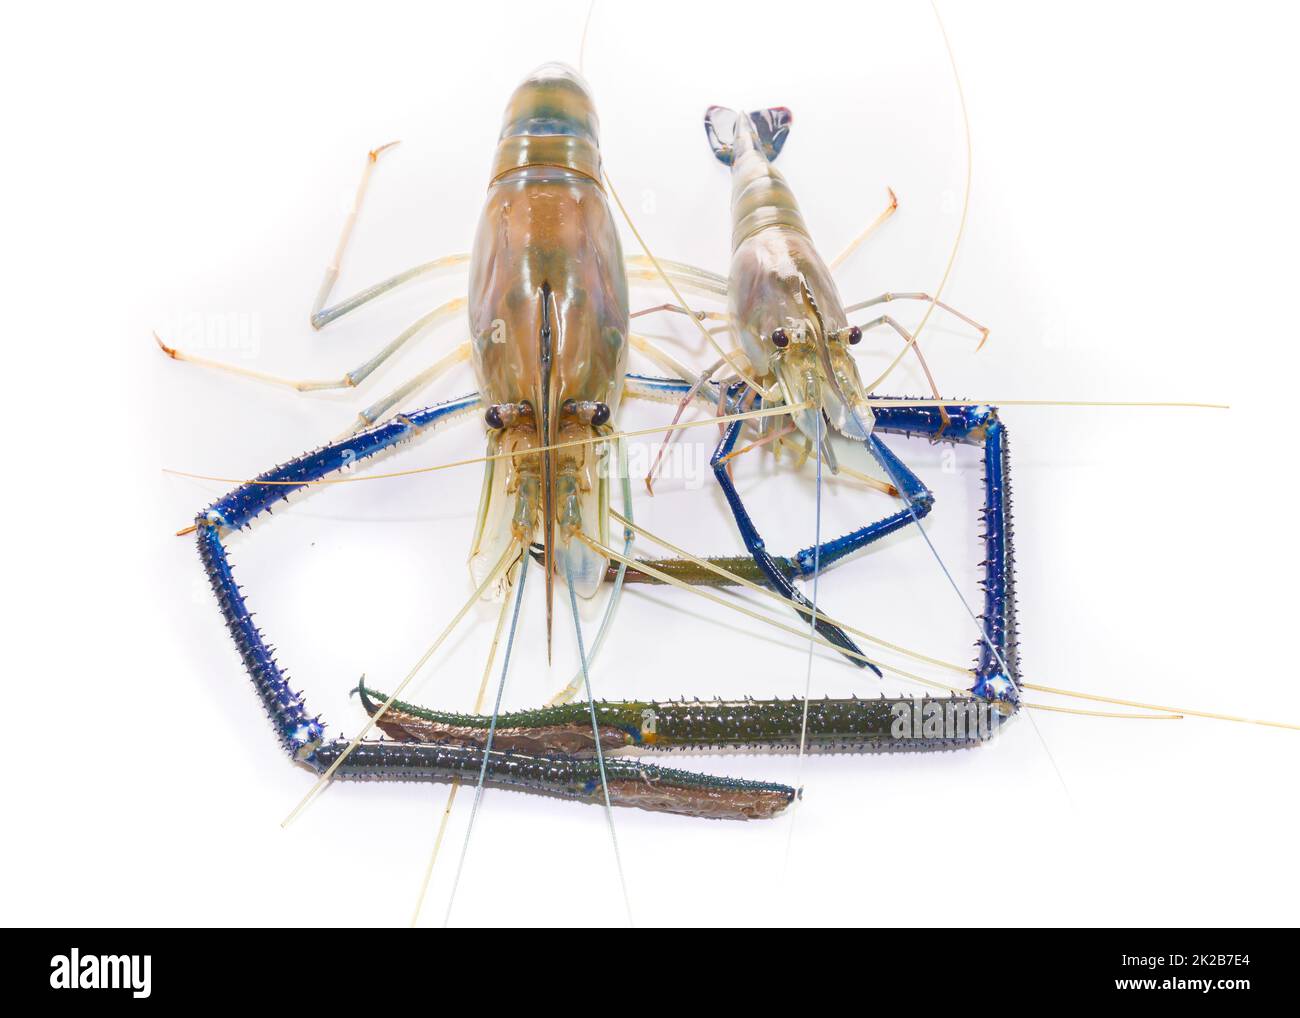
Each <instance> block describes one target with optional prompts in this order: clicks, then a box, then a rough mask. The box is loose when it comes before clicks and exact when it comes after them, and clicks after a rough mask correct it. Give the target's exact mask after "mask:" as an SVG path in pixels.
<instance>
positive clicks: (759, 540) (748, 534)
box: [709, 387, 881, 675]
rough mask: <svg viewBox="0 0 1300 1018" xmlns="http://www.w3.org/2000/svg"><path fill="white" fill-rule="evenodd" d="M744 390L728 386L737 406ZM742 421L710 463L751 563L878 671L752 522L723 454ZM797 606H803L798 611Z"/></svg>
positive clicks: (830, 636) (852, 655)
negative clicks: (801, 586)
mask: <svg viewBox="0 0 1300 1018" xmlns="http://www.w3.org/2000/svg"><path fill="white" fill-rule="evenodd" d="M745 391H746V390H745V389H744V388H743V387H738V388H733V389H732V390H731V392H730V393H729V395H734V394H737V393H738V394H739V395H737V396H736V398H735V400H734V401H733V402H734V407H733V408H735V409H738V408H739V406H740V404H741V402H743V399H744V393H745ZM743 425H744V421H732V422H731V423H730V424H729V425H727V430H726V431H725V432H723V435H722V441H721V442H719V443H718V447H717V449H715V450H714V453H713V459H712V460H711V461H710V463H709V465H710V466H711V467H712V468H713V476H714V477H716V478H717V480H718V484H720V485H721V486H722V493H723V494H724V495H725V496H726V498H727V505H728V506H730V507H731V515H732V516H734V517H735V519H736V526H737V527H738V528H739V529H740V536H741V539H742V540H743V541H744V542H745V547H746V548H747V549H748V550H749V554H750V557H751V558H752V559H753V560H754V564H755V565H757V566H758V568H759V569H760V570H762V573H763V575H764V576H766V577H767V580H768V582H769V583H770V584H771V585H772V587H773V588H774V589H775V590H776V591H777V592H778V593H780V594H781V595H782V596H783V597H785V598H786V599H787V600H789V601H790V602H791V603H792V604H794V605H796V606H797V607H796V609H795V610H796V612H797V613H798V615H799V617H800V618H804V619H806V618H808V617H809V613H812V618H813V621H814V625H815V626H816V629H817V632H818V633H820V634H821V635H822V637H823V638H825V639H826V640H827V641H829V642H830V643H832V644H833V645H834V646H836V647H838V648H840V650H842V651H848V653H847V654H845V657H846V658H847V659H848V660H850V661H852V662H853V663H854V664H855V665H857V666H858V667H859V668H870V669H871V670H872V671H873V672H875V673H876V674H877V675H880V674H881V673H880V669H879V668H877V667H876V666H875V665H873V664H872V663H871V662H870V661H868V660H866V658H865V656H864V655H863V653H862V651H861V650H860V649H859V648H858V645H857V644H856V643H854V642H853V641H852V640H851V639H849V637H848V635H847V634H846V633H845V632H844V631H843V630H842V629H840V627H839V626H837V625H835V624H834V623H832V622H829V621H828V620H827V619H825V618H824V617H822V616H821V615H820V614H817V613H816V612H815V610H814V607H813V604H812V602H811V601H809V600H808V599H807V598H806V597H804V595H803V592H802V591H800V590H799V588H798V587H796V586H795V585H794V583H793V579H794V577H793V576H791V575H790V574H789V572H787V570H786V569H784V568H782V566H781V565H780V564H779V563H778V562H777V561H776V560H775V559H774V558H772V555H771V554H770V553H769V552H768V550H767V547H766V545H765V544H764V542H763V537H762V535H761V534H759V532H758V528H757V527H756V526H754V521H753V519H752V518H751V517H750V515H749V510H748V509H746V508H745V502H744V500H743V499H742V498H741V497H740V492H739V491H737V490H736V485H735V483H734V482H733V481H732V480H731V476H730V475H729V474H728V473H727V464H726V462H725V461H726V457H727V456H729V455H730V454H731V451H732V449H734V448H735V446H736V439H737V438H739V437H740V431H741V428H742V427H743ZM810 571H811V570H810ZM800 608H802V609H803V610H802V611H800V610H799V609H800Z"/></svg>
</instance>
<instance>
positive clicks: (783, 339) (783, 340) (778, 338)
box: [772, 329, 790, 349]
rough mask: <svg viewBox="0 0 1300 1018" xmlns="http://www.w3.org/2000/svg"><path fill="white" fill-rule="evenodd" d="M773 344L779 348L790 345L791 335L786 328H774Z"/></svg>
mask: <svg viewBox="0 0 1300 1018" xmlns="http://www.w3.org/2000/svg"><path fill="white" fill-rule="evenodd" d="M772 345H773V346H774V347H776V348H778V349H782V348H784V347H787V346H789V345H790V336H789V334H788V333H787V332H786V331H785V329H773V330H772Z"/></svg>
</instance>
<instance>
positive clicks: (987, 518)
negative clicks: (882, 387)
mask: <svg viewBox="0 0 1300 1018" xmlns="http://www.w3.org/2000/svg"><path fill="white" fill-rule="evenodd" d="M945 409H946V410H947V412H948V417H949V422H948V425H947V427H946V428H945V426H944V423H943V420H942V418H941V417H940V415H939V408H938V407H928V406H926V407H921V406H898V407H889V406H886V407H878V408H877V409H876V411H875V413H876V428H875V430H876V431H883V432H886V433H889V434H896V435H905V436H909V437H910V436H912V435H925V436H927V437H938V436H942V440H943V441H946V442H961V443H962V444H964V445H979V446H982V447H983V460H984V478H983V485H984V507H983V508H982V509H981V510H980V519H981V522H982V524H983V528H984V529H983V532H982V533H981V534H980V540H981V541H983V542H984V561H983V562H982V563H980V564H981V565H982V566H983V568H984V579H983V580H982V581H981V584H980V585H981V587H982V588H983V591H984V609H983V612H982V613H981V614H980V615H979V624H980V626H981V627H982V629H983V638H982V639H981V640H980V641H979V643H978V646H979V658H978V660H977V661H976V663H975V684H974V685H973V686H972V687H971V692H972V693H974V694H975V695H976V696H980V697H984V698H985V699H989V700H999V701H1002V702H1004V703H1008V704H1010V705H1012V706H1013V707H1014V706H1015V704H1016V703H1017V702H1018V700H1019V693H1020V653H1019V644H1018V637H1019V631H1018V629H1017V626H1016V593H1015V545H1014V541H1013V536H1014V535H1013V527H1012V520H1011V509H1012V503H1011V458H1010V453H1009V450H1008V444H1007V429H1006V426H1005V425H1004V424H1003V423H1002V421H1001V420H1000V419H999V418H998V413H997V408H996V407H990V406H950V407H945Z"/></svg>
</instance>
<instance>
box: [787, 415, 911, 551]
mask: <svg viewBox="0 0 1300 1018" xmlns="http://www.w3.org/2000/svg"><path fill="white" fill-rule="evenodd" d="M867 447H868V448H869V449H870V450H871V453H872V455H874V456H875V457H876V460H877V461H878V462H879V463H880V465H881V466H882V467H884V469H885V472H886V474H887V475H888V476H889V477H890V478H895V479H897V481H898V482H900V483H899V485H898V487H899V489H900V490H901V491H902V492H903V494H904V495H905V496H906V499H907V502H908V505H909V508H904V509H900V510H899V511H898V512H896V513H894V514H893V515H892V516H886V517H885V518H884V519H882V520H877V521H876V522H875V523H869V524H867V525H866V526H865V527H859V528H858V529H857V530H854V531H852V532H850V533H847V534H845V535H844V536H843V537H836V538H834V539H832V540H829V541H826V542H825V543H823V544H822V546H821V551H820V554H819V552H818V550H817V548H815V547H811V548H804V549H803V550H801V551H798V552H795V554H794V562H795V565H797V566H798V567H799V575H800V576H804V577H809V576H812V574H813V570H814V569H815V568H816V563H818V562H820V564H821V567H822V568H823V569H825V568H826V567H827V566H829V565H833V564H834V563H836V562H838V561H839V560H840V559H842V558H846V557H848V556H849V555H852V554H853V553H854V552H856V551H858V550H860V549H862V548H865V547H866V546H867V545H869V544H871V542H872V541H879V540H880V539H881V538H882V537H885V536H886V535H888V534H892V533H893V532H894V531H896V530H902V529H903V528H904V527H906V526H908V525H909V524H911V523H913V522H914V521H915V520H917V519H921V518H923V517H924V516H926V515H927V514H928V513H929V512H930V509H931V508H932V507H933V506H934V495H932V494H931V493H930V489H929V488H927V487H926V486H925V485H924V484H922V483H921V479H920V478H919V477H917V476H916V474H914V473H912V470H911V468H909V467H908V466H907V465H906V464H905V463H904V462H903V461H902V460H900V459H899V458H898V457H897V456H895V455H894V454H893V453H892V452H891V451H890V449H889V446H887V445H885V443H884V442H882V441H881V440H880V439H879V438H877V437H876V435H874V434H872V435H871V436H870V437H869V438H868V439H867Z"/></svg>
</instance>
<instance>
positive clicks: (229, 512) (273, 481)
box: [198, 393, 479, 528]
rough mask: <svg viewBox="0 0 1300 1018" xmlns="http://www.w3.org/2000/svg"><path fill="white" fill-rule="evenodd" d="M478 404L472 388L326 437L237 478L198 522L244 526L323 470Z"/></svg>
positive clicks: (355, 459) (378, 449)
mask: <svg viewBox="0 0 1300 1018" xmlns="http://www.w3.org/2000/svg"><path fill="white" fill-rule="evenodd" d="M478 404H479V395H478V393H471V394H470V395H468V396H461V397H460V398H459V399H452V400H448V401H447V402H445V403H438V404H436V405H434V406H431V407H427V408H425V409H424V410H417V411H416V412H415V413H411V414H401V415H399V416H397V417H394V418H393V419H392V420H391V421H389V422H387V423H386V424H381V425H379V426H378V427H375V428H370V429H369V430H367V431H363V432H361V433H360V434H359V435H353V436H352V437H350V438H345V439H343V440H341V441H338V442H331V443H330V444H329V445H325V446H322V447H321V448H319V449H316V450H315V451H313V452H309V453H305V454H304V455H302V456H298V457H296V458H295V459H292V460H290V461H289V462H288V463H282V464H280V465H279V466H277V467H275V468H274V469H272V470H268V471H266V473H263V474H259V475H258V476H257V477H256V478H255V479H254V480H252V481H249V482H248V483H247V484H241V485H240V486H239V487H238V488H236V489H235V490H234V491H232V492H231V493H230V494H229V495H227V496H226V497H225V498H222V499H220V500H218V501H216V502H214V503H213V504H212V505H211V506H209V507H208V509H207V510H206V511H205V512H204V513H202V514H200V516H199V518H198V522H200V523H211V524H215V525H217V526H221V527H230V528H238V527H243V526H245V525H247V524H248V522H249V521H250V520H252V519H253V518H254V517H255V516H257V515H258V514H259V513H262V512H266V511H269V510H270V508H271V506H273V505H274V504H275V503H276V502H280V501H282V500H284V499H286V498H288V497H289V495H291V494H292V493H293V492H295V491H299V490H301V489H302V488H305V487H306V486H307V485H309V484H311V483H312V482H313V481H319V480H320V479H321V478H323V477H325V476H326V475H327V474H331V473H333V472H334V471H336V470H342V469H343V468H344V467H347V466H351V465H352V464H353V463H359V462H360V461H361V460H364V459H369V458H370V457H371V456H374V455H376V454H377V453H381V452H383V451H385V450H386V449H391V448H392V447H393V446H395V445H398V444H400V443H402V442H404V441H406V440H407V439H410V438H413V437H414V436H415V435H417V434H418V433H420V432H421V431H424V430H425V429H426V428H429V427H432V426H435V425H438V424H441V423H442V422H444V421H446V420H448V419H450V418H452V417H455V416H457V415H458V414H462V413H465V412H466V411H469V410H472V409H473V408H474V407H476V406H478ZM267 482H270V483H267Z"/></svg>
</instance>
